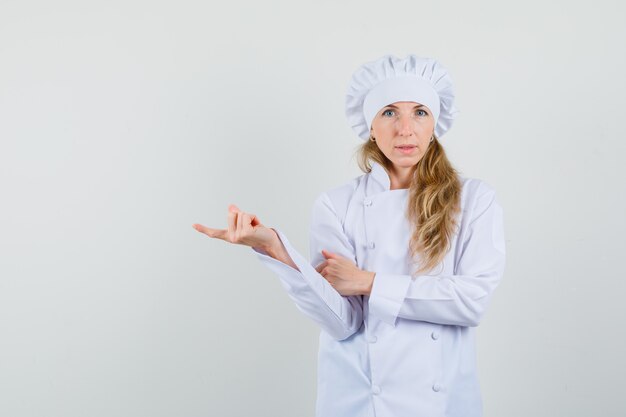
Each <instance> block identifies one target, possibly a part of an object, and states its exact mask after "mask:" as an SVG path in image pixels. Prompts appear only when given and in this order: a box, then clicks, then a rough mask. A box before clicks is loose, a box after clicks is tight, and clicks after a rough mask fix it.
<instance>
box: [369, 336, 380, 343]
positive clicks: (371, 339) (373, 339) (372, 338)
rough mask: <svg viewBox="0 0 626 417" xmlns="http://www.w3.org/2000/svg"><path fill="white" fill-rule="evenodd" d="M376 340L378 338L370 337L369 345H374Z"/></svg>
mask: <svg viewBox="0 0 626 417" xmlns="http://www.w3.org/2000/svg"><path fill="white" fill-rule="evenodd" d="M377 340H378V338H377V337H376V335H374V336H372V337H370V343H376V341H377Z"/></svg>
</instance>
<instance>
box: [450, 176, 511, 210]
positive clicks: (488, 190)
mask: <svg viewBox="0 0 626 417" xmlns="http://www.w3.org/2000/svg"><path fill="white" fill-rule="evenodd" d="M459 179H460V180H461V182H462V192H461V207H462V213H463V216H464V217H466V220H467V221H473V220H474V219H476V218H477V217H480V216H481V215H482V214H485V212H487V211H489V210H496V211H501V210H502V208H501V206H500V203H499V202H498V198H497V195H496V190H495V188H494V187H493V186H492V185H491V184H490V183H488V182H487V181H485V180H482V179H478V178H469V177H459Z"/></svg>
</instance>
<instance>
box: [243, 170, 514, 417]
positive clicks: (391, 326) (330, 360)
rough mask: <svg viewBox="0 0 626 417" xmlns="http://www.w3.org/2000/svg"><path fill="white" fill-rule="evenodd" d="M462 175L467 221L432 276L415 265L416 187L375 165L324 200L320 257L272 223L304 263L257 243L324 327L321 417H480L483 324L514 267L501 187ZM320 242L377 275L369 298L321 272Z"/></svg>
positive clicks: (315, 245)
mask: <svg viewBox="0 0 626 417" xmlns="http://www.w3.org/2000/svg"><path fill="white" fill-rule="evenodd" d="M460 179H461V181H462V184H463V187H462V193H461V208H462V214H461V218H460V220H459V226H458V227H457V230H456V232H455V233H454V235H453V236H452V241H451V246H450V248H451V249H450V250H449V251H448V253H447V254H446V256H445V258H444V260H443V261H442V262H441V263H440V264H439V265H438V267H436V268H435V269H434V270H433V271H430V274H429V275H416V276H412V273H411V272H412V269H411V265H410V264H409V260H410V258H409V246H408V245H409V239H410V236H411V232H412V227H411V226H410V224H409V222H408V220H407V218H406V215H405V212H406V207H407V198H408V189H396V190H391V189H390V180H389V176H388V174H387V172H386V171H385V169H384V168H383V167H382V166H381V165H380V164H378V163H376V162H372V171H371V172H370V173H367V174H363V175H361V176H359V177H356V178H354V179H353V180H352V181H350V182H349V183H347V184H345V185H342V186H339V187H336V188H333V189H331V190H329V191H327V192H324V193H322V194H321V195H319V197H318V198H317V199H316V200H315V203H314V205H313V209H312V212H311V225H310V259H311V261H310V263H309V262H308V261H307V260H306V259H305V258H304V257H303V256H302V255H301V254H300V253H298V251H297V250H296V249H295V248H294V247H293V246H292V245H291V244H290V243H289V240H288V239H287V237H286V236H285V235H284V234H283V233H282V232H281V231H280V230H278V229H274V230H275V231H276V232H277V234H278V236H279V238H280V239H281V241H282V242H283V244H284V246H285V248H286V249H287V252H288V253H289V255H290V256H291V258H292V259H293V261H294V263H295V264H296V265H297V266H298V268H299V269H300V271H297V270H296V269H294V268H292V267H291V266H289V265H287V264H285V263H283V262H280V261H278V260H276V259H274V258H272V257H270V256H268V255H267V253H266V252H265V251H263V250H261V249H259V250H257V249H253V250H254V252H256V254H257V255H258V257H259V259H260V260H261V261H262V262H263V263H264V264H265V265H267V267H269V268H270V269H271V270H272V271H274V272H275V273H276V274H277V275H278V277H279V278H280V281H281V283H282V285H283V286H284V288H285V289H286V290H287V293H288V294H289V296H290V298H291V299H293V301H294V302H295V304H296V306H297V308H298V309H299V310H300V311H302V312H303V313H304V314H305V315H307V316H308V317H309V318H311V319H312V320H314V321H315V322H316V323H317V324H318V325H319V326H320V327H321V330H322V331H321V333H320V338H319V355H318V372H317V402H316V416H317V417H422V416H423V417H437V416H446V417H461V416H462V417H478V416H482V408H483V407H482V400H481V394H480V387H479V382H478V378H477V372H476V353H475V341H474V331H475V327H476V326H478V324H479V323H480V320H481V318H482V317H483V315H484V313H485V310H486V309H487V306H488V304H489V300H490V299H491V296H492V293H493V291H494V289H495V288H496V286H497V285H498V283H499V281H500V279H501V277H502V274H503V272H504V265H505V242H504V231H503V216H502V208H501V206H500V204H499V203H498V201H497V200H496V195H495V191H494V189H493V188H491V186H489V185H488V184H486V183H485V182H483V181H481V180H479V179H474V178H465V177H460ZM322 249H325V250H327V251H329V252H334V253H337V254H339V255H341V256H343V257H346V258H348V259H350V260H352V261H354V262H355V263H356V265H357V266H358V267H359V268H360V269H363V270H366V271H371V272H375V273H376V275H375V277H374V281H373V285H372V291H371V294H370V295H369V296H366V295H359V296H347V297H346V296H342V295H341V294H339V293H338V292H337V291H336V290H335V289H334V288H333V287H332V286H331V285H330V284H329V283H328V281H326V280H325V279H324V277H322V276H321V275H320V274H319V273H318V272H317V271H316V270H315V267H316V266H317V265H319V264H320V263H322V262H323V261H324V259H325V258H324V256H323V255H322V253H321V251H322ZM413 270H414V269H413Z"/></svg>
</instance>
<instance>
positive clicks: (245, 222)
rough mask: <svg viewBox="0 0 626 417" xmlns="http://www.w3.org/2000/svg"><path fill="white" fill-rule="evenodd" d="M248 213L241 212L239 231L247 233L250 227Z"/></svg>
mask: <svg viewBox="0 0 626 417" xmlns="http://www.w3.org/2000/svg"><path fill="white" fill-rule="evenodd" d="M250 223H251V220H250V215H249V214H248V213H241V232H243V233H247V232H248V231H249V229H250Z"/></svg>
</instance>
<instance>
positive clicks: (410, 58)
mask: <svg viewBox="0 0 626 417" xmlns="http://www.w3.org/2000/svg"><path fill="white" fill-rule="evenodd" d="M397 101H414V102H417V103H420V104H423V105H425V106H426V107H428V108H429V109H430V111H431V113H432V115H433V117H434V119H435V135H436V136H437V137H438V138H440V137H441V136H443V134H444V133H445V132H446V131H447V130H448V129H450V127H451V126H452V123H453V121H454V119H455V118H456V116H457V115H458V113H459V111H458V110H457V109H456V107H454V90H453V84H452V79H451V78H450V74H448V71H447V70H446V68H445V67H444V66H443V65H441V64H440V63H439V62H438V61H437V60H435V59H433V58H423V57H418V56H416V55H407V56H406V57H405V58H402V59H400V58H397V57H395V56H393V55H385V56H383V57H381V58H379V59H377V60H375V61H370V62H367V63H365V64H363V65H361V66H360V67H359V68H358V69H357V70H356V71H355V72H354V74H353V75H352V79H351V80H350V84H349V85H348V91H347V93H346V117H347V118H348V123H349V124H350V127H351V128H352V129H353V130H354V132H355V133H356V134H357V136H359V137H360V138H361V139H363V140H368V139H369V137H370V128H371V126H372V120H373V119H374V116H376V114H377V113H378V112H379V111H380V109H381V108H383V107H385V106H387V105H389V104H392V103H395V102H397Z"/></svg>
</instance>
